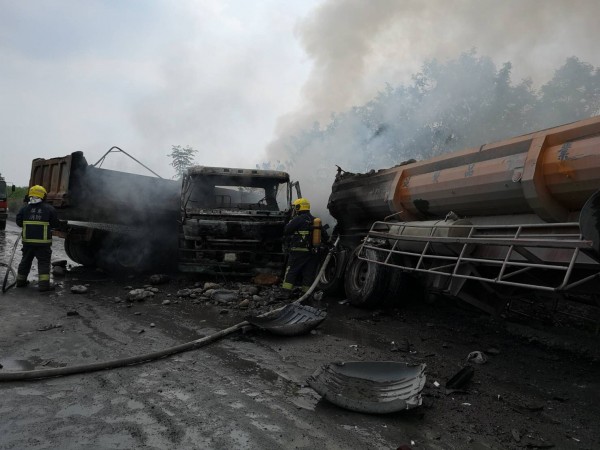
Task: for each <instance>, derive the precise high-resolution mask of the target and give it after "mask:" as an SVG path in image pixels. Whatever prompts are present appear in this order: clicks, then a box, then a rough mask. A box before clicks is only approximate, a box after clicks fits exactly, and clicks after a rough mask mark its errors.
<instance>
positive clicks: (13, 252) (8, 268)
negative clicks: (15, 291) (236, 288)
mask: <svg viewBox="0 0 600 450" xmlns="http://www.w3.org/2000/svg"><path fill="white" fill-rule="evenodd" d="M20 241H21V234H20V233H19V237H18V238H17V239H16V240H15V245H13V248H12V253H11V254H10V259H9V260H8V264H6V273H5V274H4V280H3V281H2V293H3V294H4V293H5V292H6V291H8V290H9V289H10V288H11V287H13V286H14V285H15V284H17V276H16V274H15V270H14V269H13V268H12V263H13V260H14V259H15V252H16V251H17V245H19V242H20ZM2 265H4V263H3V264H2ZM10 273H12V274H13V276H14V277H15V281H13V282H12V283H10V284H9V285H8V286H7V285H6V283H7V282H8V274H10Z"/></svg>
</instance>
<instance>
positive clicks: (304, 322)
mask: <svg viewBox="0 0 600 450" xmlns="http://www.w3.org/2000/svg"><path fill="white" fill-rule="evenodd" d="M325 317H327V313H326V312H325V311H321V310H320V309H317V308H313V307H311V306H305V305H296V304H290V305H287V306H286V307H285V308H283V309H282V310H281V311H279V312H278V313H277V314H276V315H274V316H267V317H246V321H248V322H249V323H251V324H252V325H255V326H257V327H259V328H262V329H263V330H267V331H270V332H271V333H274V334H281V335H285V336H296V335H300V334H305V333H308V332H309V331H310V330H312V329H313V328H315V327H316V326H317V325H319V324H320V323H321V322H323V320H325Z"/></svg>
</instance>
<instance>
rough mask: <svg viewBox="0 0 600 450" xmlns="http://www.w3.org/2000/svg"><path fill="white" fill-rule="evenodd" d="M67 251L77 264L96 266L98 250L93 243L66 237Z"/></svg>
mask: <svg viewBox="0 0 600 450" xmlns="http://www.w3.org/2000/svg"><path fill="white" fill-rule="evenodd" d="M65 253H66V254H67V256H68V257H69V258H71V259H72V260H73V261H75V262H76V263H77V264H81V265H82V266H85V267H95V266H96V252H95V251H94V247H93V245H92V244H90V243H89V242H86V241H76V240H73V239H69V237H67V238H65Z"/></svg>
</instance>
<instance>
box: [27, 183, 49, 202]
mask: <svg viewBox="0 0 600 450" xmlns="http://www.w3.org/2000/svg"><path fill="white" fill-rule="evenodd" d="M46 194H47V192H46V189H44V186H40V185H39V184H36V185H35V186H31V187H30V188H29V196H30V197H37V198H41V199H43V198H44V197H45V196H46Z"/></svg>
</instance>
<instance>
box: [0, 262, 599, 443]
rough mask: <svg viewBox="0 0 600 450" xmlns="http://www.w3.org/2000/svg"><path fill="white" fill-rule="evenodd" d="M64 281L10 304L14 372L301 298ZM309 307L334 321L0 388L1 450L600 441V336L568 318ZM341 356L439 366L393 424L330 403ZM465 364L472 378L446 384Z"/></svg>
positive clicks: (337, 302)
mask: <svg viewBox="0 0 600 450" xmlns="http://www.w3.org/2000/svg"><path fill="white" fill-rule="evenodd" d="M57 253H59V252H57ZM58 256H59V257H60V254H59V255H58ZM54 282H55V283H57V284H58V286H57V290H56V291H55V292H54V293H51V294H47V295H40V294H38V293H37V291H36V290H35V289H34V286H33V287H30V288H27V289H19V290H14V289H13V290H11V291H9V293H8V294H7V295H5V296H3V297H2V298H0V317H2V319H0V320H2V324H3V326H2V327H0V328H1V330H0V347H1V348H2V354H0V364H2V365H3V368H2V369H0V371H11V370H32V369H40V368H46V367H62V366H68V365H73V364H78V363H86V362H88V363H89V362H95V361H98V360H108V359H111V358H114V357H116V356H127V355H132V354H136V353H142V352H147V351H149V350H157V349H162V348H164V347H166V346H169V345H177V344H180V343H182V342H186V341H190V340H193V339H197V338H199V337H202V336H206V335H208V334H210V333H212V332H214V331H215V330H220V329H224V328H226V327H228V326H230V325H231V324H232V323H236V322H239V321H241V320H243V318H244V317H245V316H247V315H259V314H261V313H263V312H266V311H269V310H272V309H276V308H278V307H280V306H283V305H286V304H289V303H290V301H292V300H293V299H288V298H285V297H286V295H285V294H286V293H285V292H283V291H282V290H281V289H280V288H279V287H278V286H277V284H273V285H257V284H255V283H253V282H252V281H251V280H234V279H231V280H222V279H221V280H220V279H218V278H212V279H209V278H206V279H201V280H200V279H195V278H192V277H188V276H184V275H181V274H154V275H143V276H142V275H139V276H123V277H119V278H117V277H114V276H109V275H108V274H106V273H104V272H102V271H99V270H93V269H87V268H83V267H81V266H70V265H67V267H66V269H65V272H64V274H63V275H59V276H55V277H54ZM76 286H79V287H80V288H82V290H81V292H79V293H75V292H73V288H74V287H76ZM83 288H85V289H83ZM308 304H311V305H313V306H316V307H318V308H320V309H326V310H327V313H328V317H327V319H326V320H325V321H324V322H323V323H322V324H321V325H320V326H319V327H317V328H316V329H315V330H313V331H312V332H311V333H309V334H307V335H305V336H299V337H294V338H280V337H277V336H272V335H270V334H268V333H267V332H263V331H260V330H254V331H250V332H245V333H239V334H236V335H234V336H232V337H231V338H228V339H225V340H223V341H221V342H219V343H218V344H214V345H212V346H210V347H208V348H206V349H203V350H198V351H193V352H187V353H184V354H181V355H179V356H177V357H173V358H165V359H162V360H159V361H155V362H152V363H148V364H144V365H140V366H133V367H128V368H123V369H118V370H112V371H105V372H99V373H95V374H84V375H78V376H70V377H66V378H58V379H53V380H47V381H40V382H37V383H35V384H31V383H8V384H3V385H0V390H2V394H3V398H4V401H3V407H2V408H3V411H5V416H6V417H7V418H8V419H7V420H6V421H5V423H4V424H3V425H0V447H1V448H7V449H11V448H44V445H46V446H47V447H48V446H49V447H55V448H56V447H62V448H81V447H83V446H85V445H90V446H95V447H99V448H107V447H111V445H109V444H107V443H113V445H112V448H114V447H115V446H116V444H119V445H121V446H127V447H128V448H144V447H148V446H149V447H157V448H178V447H179V448H186V447H187V448H189V447H193V446H199V445H203V446H205V447H207V448H224V447H229V448H233V447H244V446H246V447H255V448H256V447H263V448H265V447H270V448H286V447H288V448H289V447H299V448H302V447H306V446H307V445H308V446H312V447H313V448H320V447H326V446H328V447H329V448H336V447H337V448H339V447H344V448H371V447H376V448H397V447H400V446H401V445H407V446H408V447H404V448H439V449H446V448H469V447H473V448H508V449H521V448H549V447H551V446H554V447H555V448H577V449H582V448H589V449H592V448H597V447H598V446H599V445H600V432H599V431H598V429H597V427H596V426H595V423H596V422H597V418H598V417H600V409H599V408H598V405H599V404H600V398H599V397H598V396H599V392H600V390H599V389H598V381H597V380H598V379H600V377H599V375H600V352H599V351H598V348H597V345H596V342H597V336H595V338H594V336H593V335H591V336H590V335H589V334H585V333H582V332H580V331H581V330H576V329H575V327H573V326H572V324H569V323H567V322H566V321H564V322H563V321H556V322H555V323H553V324H552V326H544V325H543V324H536V323H535V322H534V321H532V320H531V319H521V320H518V319H516V318H510V317H507V318H506V319H502V318H493V317H490V316H487V315H484V314H481V313H480V312H477V311H473V310H470V309H463V308H462V307H460V306H459V305H454V304H452V303H449V302H442V301H439V300H438V301H436V302H429V303H419V302H410V301H408V302H406V303H405V304H404V305H402V306H400V307H398V308H394V309H389V310H381V309H377V310H360V309H357V308H354V307H352V306H351V305H350V304H348V302H346V301H344V299H343V298H330V297H327V296H324V297H323V298H322V299H321V300H320V301H317V300H311V301H309V302H308ZM508 319H510V320H508ZM5 321H8V322H5ZM473 352H479V353H481V354H483V355H485V362H484V363H482V364H478V361H479V360H480V359H482V358H478V356H480V355H479V353H475V354H474V355H471V354H472V353H473ZM469 355H471V357H470V358H469ZM333 361H397V362H404V363H408V364H426V365H427V381H426V383H425V386H424V388H423V391H422V399H423V401H422V405H421V406H419V407H417V408H414V409H412V410H410V411H405V412H402V413H395V414H391V415H383V416H371V415H368V414H357V413H354V412H350V411H346V410H344V409H342V408H339V407H336V406H333V405H330V404H328V403H327V402H326V401H324V400H322V399H321V398H320V397H319V396H318V395H317V394H316V393H315V392H314V391H313V390H312V389H311V388H310V387H309V386H308V384H307V380H308V378H309V377H310V376H311V375H312V374H313V373H314V372H315V370H316V369H317V368H318V367H321V366H322V365H324V364H329V363H331V362H333ZM465 366H468V367H471V368H472V370H473V373H469V374H468V376H465V377H464V379H461V381H462V383H459V384H458V385H453V384H451V385H447V382H448V381H449V380H451V379H453V378H454V377H455V375H457V374H458V372H459V371H460V369H461V368H462V367H465ZM200 386H201V388H200ZM84 412H85V414H84ZM257 417H258V419H257ZM65 419H67V421H69V422H72V423H73V424H74V425H75V426H67V425H66V424H65ZM257 420H258V422H259V424H257ZM32 426H36V427H37V429H38V430H39V432H38V433H37V435H36V436H31V434H30V433H29V432H28V430H30V429H31V427H32ZM83 429H85V430H87V432H86V433H85V435H83V434H82V432H81V430H83ZM132 430H134V431H132ZM240 435H243V436H245V440H239V438H238V437H239V436H240ZM103 443H104V444H103ZM115 443H116V444H115Z"/></svg>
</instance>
